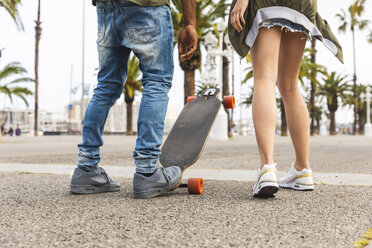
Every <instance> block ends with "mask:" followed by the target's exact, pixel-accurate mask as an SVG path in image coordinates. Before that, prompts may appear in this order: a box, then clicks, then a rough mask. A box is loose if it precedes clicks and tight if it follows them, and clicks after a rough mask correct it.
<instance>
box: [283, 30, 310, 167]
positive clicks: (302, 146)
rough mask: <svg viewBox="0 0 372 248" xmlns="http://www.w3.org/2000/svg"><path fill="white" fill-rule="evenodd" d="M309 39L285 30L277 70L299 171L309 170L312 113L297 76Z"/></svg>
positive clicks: (301, 34) (296, 165)
mask: <svg viewBox="0 0 372 248" xmlns="http://www.w3.org/2000/svg"><path fill="white" fill-rule="evenodd" d="M306 38H307V37H306V35H304V34H303V33H293V32H286V31H283V34H282V40H281V43H280V53H279V67H278V86H279V91H280V94H281V96H282V98H283V102H284V107H285V111H286V118H287V123H288V129H289V133H290V135H291V139H292V143H293V146H294V149H295V152H296V161H295V168H296V169H297V170H298V171H301V170H302V169H304V168H305V169H309V161H308V157H309V140H310V127H309V112H308V110H307V107H306V105H305V102H304V99H303V98H302V96H301V94H300V92H299V90H298V74H299V70H300V66H301V61H302V56H303V52H304V48H305V43H306Z"/></svg>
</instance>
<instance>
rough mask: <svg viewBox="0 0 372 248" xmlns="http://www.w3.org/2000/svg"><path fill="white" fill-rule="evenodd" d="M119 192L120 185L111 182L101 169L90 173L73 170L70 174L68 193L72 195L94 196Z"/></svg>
mask: <svg viewBox="0 0 372 248" xmlns="http://www.w3.org/2000/svg"><path fill="white" fill-rule="evenodd" d="M119 190H120V184H119V183H117V182H115V181H113V180H112V179H111V178H110V177H109V176H108V175H107V173H106V172H105V170H104V169H102V168H101V167H99V168H98V169H97V170H96V171H92V172H87V171H84V170H82V169H80V168H75V170H74V173H73V174H72V178H71V184H70V192H71V193H73V194H94V193H103V192H113V191H119Z"/></svg>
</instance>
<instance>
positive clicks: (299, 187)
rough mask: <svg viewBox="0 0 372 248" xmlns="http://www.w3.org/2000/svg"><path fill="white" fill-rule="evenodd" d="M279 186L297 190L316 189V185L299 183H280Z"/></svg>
mask: <svg viewBox="0 0 372 248" xmlns="http://www.w3.org/2000/svg"><path fill="white" fill-rule="evenodd" d="M279 187H281V188H284V189H294V190H297V191H312V190H314V185H302V184H297V183H280V184H279Z"/></svg>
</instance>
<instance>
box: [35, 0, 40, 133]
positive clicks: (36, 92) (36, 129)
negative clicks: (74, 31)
mask: <svg viewBox="0 0 372 248" xmlns="http://www.w3.org/2000/svg"><path fill="white" fill-rule="evenodd" d="M35 23H36V26H35V136H38V135H39V44H40V37H41V22H40V0H38V7H37V20H36V21H35Z"/></svg>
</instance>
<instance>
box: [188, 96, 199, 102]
mask: <svg viewBox="0 0 372 248" xmlns="http://www.w3.org/2000/svg"><path fill="white" fill-rule="evenodd" d="M196 99H198V97H197V96H189V97H187V101H186V103H189V102H191V101H194V100H196Z"/></svg>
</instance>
